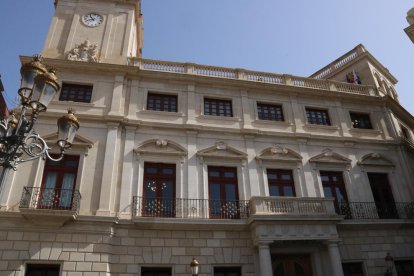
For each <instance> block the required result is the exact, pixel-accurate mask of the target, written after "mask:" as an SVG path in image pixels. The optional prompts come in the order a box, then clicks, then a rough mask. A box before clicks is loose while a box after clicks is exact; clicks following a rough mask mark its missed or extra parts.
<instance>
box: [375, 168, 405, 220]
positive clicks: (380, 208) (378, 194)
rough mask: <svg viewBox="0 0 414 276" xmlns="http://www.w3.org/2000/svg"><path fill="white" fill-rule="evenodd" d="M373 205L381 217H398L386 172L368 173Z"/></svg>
mask: <svg viewBox="0 0 414 276" xmlns="http://www.w3.org/2000/svg"><path fill="white" fill-rule="evenodd" d="M368 179H369V184H370V185H371V190H372V195H373V196H374V201H375V207H376V208H377V212H378V216H379V218H381V219H396V218H398V212H397V208H396V206H395V201H394V197H393V195H392V191H391V186H390V184H389V182H388V175H387V174H386V173H368Z"/></svg>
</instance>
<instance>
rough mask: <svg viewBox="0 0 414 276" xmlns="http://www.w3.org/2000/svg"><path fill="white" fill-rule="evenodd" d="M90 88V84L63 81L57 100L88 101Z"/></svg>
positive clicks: (90, 94) (90, 96) (89, 99)
mask: <svg viewBox="0 0 414 276" xmlns="http://www.w3.org/2000/svg"><path fill="white" fill-rule="evenodd" d="M92 89H93V86H92V85H81V84H73V83H63V84H62V89H61V91H60V97H59V101H73V102H82V103H90V102H91V98H92Z"/></svg>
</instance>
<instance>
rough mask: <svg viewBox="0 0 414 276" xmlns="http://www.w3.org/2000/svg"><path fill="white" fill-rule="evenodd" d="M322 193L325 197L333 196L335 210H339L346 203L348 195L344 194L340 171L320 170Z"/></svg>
mask: <svg viewBox="0 0 414 276" xmlns="http://www.w3.org/2000/svg"><path fill="white" fill-rule="evenodd" d="M320 175H321V181H322V187H323V193H324V194H325V197H333V198H334V205H335V210H336V212H337V213H339V212H340V210H341V209H340V208H341V207H342V206H343V205H344V204H346V203H348V197H347V195H346V189H345V184H344V180H343V178H342V172H324V171H321V172H320Z"/></svg>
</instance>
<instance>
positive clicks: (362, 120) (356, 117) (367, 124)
mask: <svg viewBox="0 0 414 276" xmlns="http://www.w3.org/2000/svg"><path fill="white" fill-rule="evenodd" d="M349 115H350V116H351V122H352V127H353V128H363V129H372V125H371V120H370V118H369V115H368V114H362V113H355V112H350V113H349Z"/></svg>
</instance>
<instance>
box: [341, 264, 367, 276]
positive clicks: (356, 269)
mask: <svg viewBox="0 0 414 276" xmlns="http://www.w3.org/2000/svg"><path fill="white" fill-rule="evenodd" d="M342 269H343V271H344V276H364V269H363V267H362V262H355V263H343V264H342Z"/></svg>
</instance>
